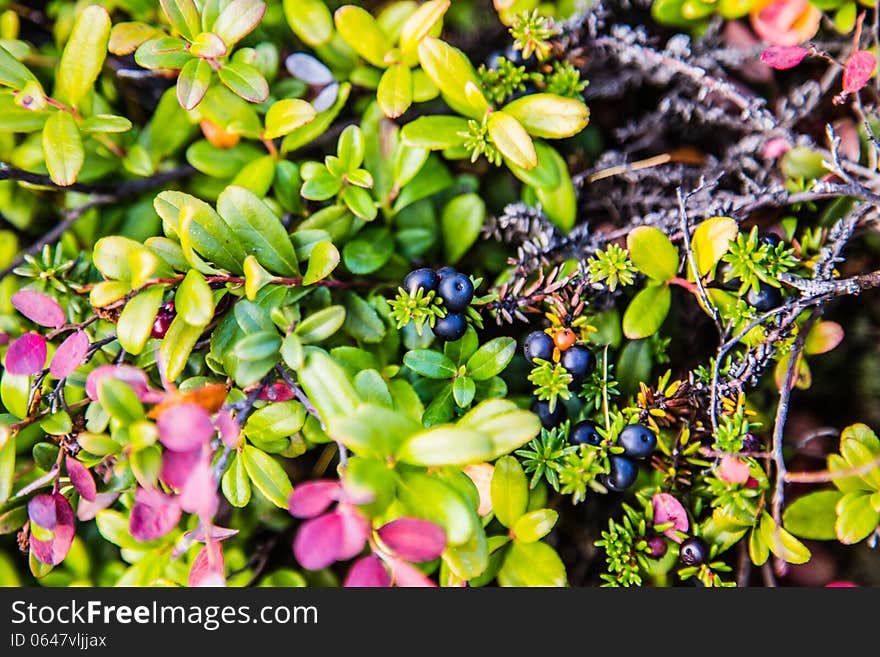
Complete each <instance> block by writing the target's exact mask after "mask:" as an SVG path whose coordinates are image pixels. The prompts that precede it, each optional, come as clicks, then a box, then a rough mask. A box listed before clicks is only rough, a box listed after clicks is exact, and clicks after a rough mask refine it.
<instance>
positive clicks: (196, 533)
mask: <svg viewBox="0 0 880 657" xmlns="http://www.w3.org/2000/svg"><path fill="white" fill-rule="evenodd" d="M237 533H238V530H237V529H230V528H229V527H217V526H216V525H209V531H205V523H203V522H200V523H199V524H198V525H197V526H196V528H195V529H193V530H192V531H191V532H187V533H186V534H184V535H183V536H184V538H186V539H188V540H190V541H195V542H196V543H206V542H207V541H208V537H210V539H211V540H212V541H224V540H226V539H227V538H230V537H232V536H235V535H236V534H237Z"/></svg>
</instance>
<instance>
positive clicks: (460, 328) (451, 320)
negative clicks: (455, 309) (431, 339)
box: [434, 313, 467, 342]
mask: <svg viewBox="0 0 880 657" xmlns="http://www.w3.org/2000/svg"><path fill="white" fill-rule="evenodd" d="M465 331H467V320H466V319H465V317H464V315H462V314H461V313H446V317H441V318H439V319H438V320H437V321H436V322H435V323H434V335H436V336H437V337H438V338H440V339H441V340H446V341H447V342H453V341H455V340H458V339H459V338H460V337H461V336H463V335H464V333H465Z"/></svg>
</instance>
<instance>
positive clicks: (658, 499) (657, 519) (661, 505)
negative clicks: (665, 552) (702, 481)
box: [651, 493, 690, 543]
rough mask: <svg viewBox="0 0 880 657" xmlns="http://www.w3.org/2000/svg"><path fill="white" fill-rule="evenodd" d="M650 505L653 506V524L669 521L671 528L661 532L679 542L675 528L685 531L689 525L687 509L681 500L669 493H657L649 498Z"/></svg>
mask: <svg viewBox="0 0 880 657" xmlns="http://www.w3.org/2000/svg"><path fill="white" fill-rule="evenodd" d="M651 505H652V506H653V507H654V525H662V524H665V523H667V522H671V523H672V528H670V529H667V530H666V531H665V532H663V533H664V535H666V537H667V538H669V539H671V540H673V541H675V542H676V543H681V538H679V537H678V535H677V534H676V532H675V530H678V531H682V532H686V531H687V530H688V528H689V527H690V521H689V520H688V516H687V511H685V509H684V506H682V504H681V502H679V501H678V500H677V499H675V498H674V497H672V495H670V494H669V493H657V494H656V495H654V497H653V498H651Z"/></svg>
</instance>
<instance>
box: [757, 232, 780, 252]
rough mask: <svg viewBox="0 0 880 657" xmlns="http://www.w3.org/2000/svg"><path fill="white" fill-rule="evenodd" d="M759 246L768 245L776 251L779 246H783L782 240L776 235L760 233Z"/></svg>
mask: <svg viewBox="0 0 880 657" xmlns="http://www.w3.org/2000/svg"><path fill="white" fill-rule="evenodd" d="M758 244H768V245H769V246H770V248H771V249H775V248H776V245H777V244H782V238H781V237H779V235H777V234H776V233H758Z"/></svg>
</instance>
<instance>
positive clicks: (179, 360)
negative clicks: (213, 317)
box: [159, 315, 205, 381]
mask: <svg viewBox="0 0 880 657" xmlns="http://www.w3.org/2000/svg"><path fill="white" fill-rule="evenodd" d="M204 330H205V329H204V327H203V326H192V325H191V324H187V323H186V322H185V321H184V320H183V318H182V317H181V316H180V315H178V316H177V317H175V318H174V321H172V322H171V326H169V327H168V332H167V333H166V334H165V337H164V338H162V344H160V345H159V358H160V359H161V362H163V363H165V368H166V374H165V376H166V377H167V379H168V380H169V381H173V380H175V379H176V378H177V377H178V376H180V375H181V373H182V372H183V368H184V367H186V361H187V360H188V359H189V355H190V354H191V353H192V350H193V347H195V346H196V342H198V340H199V337H200V336H201V335H202V331H204Z"/></svg>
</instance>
